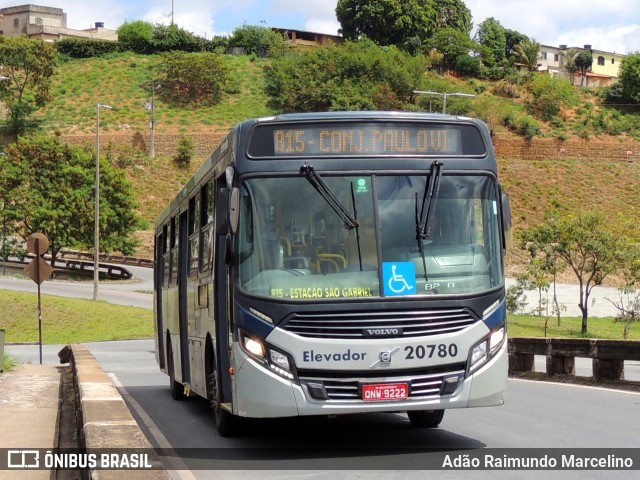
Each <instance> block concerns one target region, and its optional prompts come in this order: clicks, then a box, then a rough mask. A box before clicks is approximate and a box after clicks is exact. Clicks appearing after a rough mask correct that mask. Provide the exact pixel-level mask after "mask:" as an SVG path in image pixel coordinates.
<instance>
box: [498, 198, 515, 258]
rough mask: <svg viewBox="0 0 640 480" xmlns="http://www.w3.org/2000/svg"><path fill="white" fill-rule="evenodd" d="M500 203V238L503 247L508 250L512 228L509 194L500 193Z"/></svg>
mask: <svg viewBox="0 0 640 480" xmlns="http://www.w3.org/2000/svg"><path fill="white" fill-rule="evenodd" d="M500 203H501V210H502V239H503V241H504V247H505V249H507V250H509V249H510V248H511V247H512V246H513V229H512V221H511V202H510V201H509V195H507V194H506V193H503V194H501V195H500Z"/></svg>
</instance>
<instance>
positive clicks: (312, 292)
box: [271, 287, 373, 300]
mask: <svg viewBox="0 0 640 480" xmlns="http://www.w3.org/2000/svg"><path fill="white" fill-rule="evenodd" d="M271 296H272V297H276V298H291V299H293V300H304V299H316V298H347V297H373V291H372V290H371V288H369V287H293V288H272V289H271Z"/></svg>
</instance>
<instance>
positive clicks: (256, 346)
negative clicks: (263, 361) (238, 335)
mask: <svg viewBox="0 0 640 480" xmlns="http://www.w3.org/2000/svg"><path fill="white" fill-rule="evenodd" d="M243 344H244V349H245V350H246V351H247V353H250V354H251V355H254V356H256V357H259V358H264V346H263V345H262V343H261V342H259V341H258V340H254V339H253V338H249V337H244V338H243Z"/></svg>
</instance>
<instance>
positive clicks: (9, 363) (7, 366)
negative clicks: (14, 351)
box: [2, 353, 20, 372]
mask: <svg viewBox="0 0 640 480" xmlns="http://www.w3.org/2000/svg"><path fill="white" fill-rule="evenodd" d="M19 364H20V362H19V361H18V360H16V359H15V358H13V357H12V356H11V355H9V354H8V353H5V354H4V358H3V359H2V371H3V372H9V371H11V370H13V369H14V368H15V367H16V366H18V365H19Z"/></svg>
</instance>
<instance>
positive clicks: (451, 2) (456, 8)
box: [433, 0, 473, 35]
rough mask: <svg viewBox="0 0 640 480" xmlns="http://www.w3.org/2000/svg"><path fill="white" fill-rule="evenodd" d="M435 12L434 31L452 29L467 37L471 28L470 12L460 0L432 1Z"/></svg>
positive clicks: (471, 18)
mask: <svg viewBox="0 0 640 480" xmlns="http://www.w3.org/2000/svg"><path fill="white" fill-rule="evenodd" d="M433 3H434V7H435V11H436V31H438V30H442V29H444V28H453V29H454V30H458V31H459V32H462V33H466V34H467V35H469V32H470V31H471V28H472V27H473V21H472V20H473V17H472V16H471V10H469V9H468V8H467V6H466V5H465V4H464V2H463V1H462V0H433Z"/></svg>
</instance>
